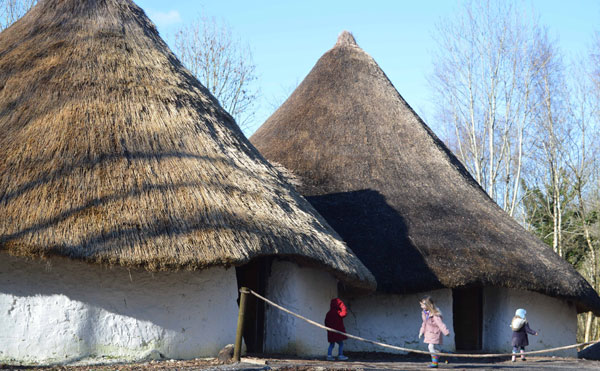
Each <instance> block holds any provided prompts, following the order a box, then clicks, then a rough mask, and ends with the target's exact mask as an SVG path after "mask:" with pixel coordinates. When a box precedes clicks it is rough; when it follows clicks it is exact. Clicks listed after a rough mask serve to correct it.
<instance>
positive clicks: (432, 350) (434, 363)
mask: <svg viewBox="0 0 600 371" xmlns="http://www.w3.org/2000/svg"><path fill="white" fill-rule="evenodd" d="M427 349H429V353H436V352H437V351H438V350H437V349H436V348H435V344H429V345H427ZM439 358H440V356H438V355H436V354H432V355H431V366H434V367H437V365H438V361H439Z"/></svg>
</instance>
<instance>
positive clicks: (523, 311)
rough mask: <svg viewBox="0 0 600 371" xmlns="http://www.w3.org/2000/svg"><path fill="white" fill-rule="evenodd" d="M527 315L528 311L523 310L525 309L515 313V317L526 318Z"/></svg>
mask: <svg viewBox="0 0 600 371" xmlns="http://www.w3.org/2000/svg"><path fill="white" fill-rule="evenodd" d="M525 314H527V311H526V310H525V309H523V308H519V309H517V311H516V312H515V316H519V317H521V318H525Z"/></svg>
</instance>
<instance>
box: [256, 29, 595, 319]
mask: <svg viewBox="0 0 600 371" xmlns="http://www.w3.org/2000/svg"><path fill="white" fill-rule="evenodd" d="M250 140H251V142H252V143H253V144H254V145H255V146H256V147H257V148H258V149H259V150H260V151H261V153H262V154H263V155H264V156H265V157H266V158H267V159H269V160H271V161H275V162H278V163H280V164H282V165H283V166H285V167H286V168H288V169H289V170H290V171H292V172H293V173H294V174H295V175H296V176H297V177H298V178H300V180H301V181H302V185H301V186H300V187H299V189H300V191H301V193H302V194H303V195H305V196H306V197H307V199H308V200H309V201H310V202H311V203H312V204H313V206H314V207H315V208H316V209H317V211H319V213H321V215H323V216H324V217H325V219H327V221H328V222H329V223H330V224H331V226H333V228H334V229H335V230H336V231H337V232H338V233H339V234H340V235H341V236H342V238H344V240H345V241H346V242H347V243H348V246H350V248H351V249H353V251H354V252H355V253H356V254H357V255H358V257H359V258H360V259H361V260H362V262H363V263H365V265H366V266H367V267H368V268H369V269H370V270H371V272H373V274H374V275H375V278H376V279H377V284H378V291H383V292H392V293H414V292H420V291H426V290H432V289H437V288H442V287H449V288H460V287H469V286H479V287H482V286H496V287H506V288H514V289H522V290H531V291H537V292H540V293H543V294H546V295H550V296H554V297H560V298H564V299H567V300H573V301H574V302H575V303H577V305H578V309H579V310H580V311H583V310H593V311H594V312H596V313H597V314H600V298H599V297H598V295H597V293H596V292H595V291H594V290H593V289H592V288H591V287H590V285H589V284H588V283H587V282H586V281H585V279H583V277H581V276H580V275H579V274H578V273H577V272H576V271H575V269H573V267H571V266H570V265H569V264H568V263H567V262H566V261H564V260H563V259H561V258H560V257H559V256H558V255H556V254H555V253H554V252H553V251H552V250H551V249H550V248H548V247H547V246H546V245H544V244H543V243H542V242H541V241H540V240H539V239H538V238H536V237H535V236H533V235H532V234H531V233H529V232H527V231H526V230H525V229H523V228H522V227H521V226H520V225H519V224H518V223H517V222H516V221H514V220H513V219H512V218H511V217H510V216H509V215H508V214H506V213H505V212H504V211H503V210H502V209H500V208H499V207H498V206H497V205H496V203H495V202H494V201H493V200H491V199H490V198H489V197H488V196H487V194H486V193H485V192H484V191H483V190H482V189H481V187H480V186H479V185H478V184H477V183H476V181H475V180H474V179H473V178H472V177H471V176H470V175H469V173H468V172H467V170H466V169H465V168H464V167H463V166H462V164H461V163H460V162H459V161H458V159H457V158H456V157H455V156H454V155H453V154H452V153H451V152H450V151H449V150H448V148H447V147H446V146H445V145H444V144H443V143H442V142H441V141H440V140H439V139H438V138H437V137H436V136H435V135H434V133H433V132H432V131H431V130H430V129H429V128H428V127H427V125H426V124H425V123H424V122H423V121H422V120H421V119H420V118H419V117H418V116H417V114H416V113H415V112H414V111H413V110H412V109H411V108H410V106H409V105H408V104H407V103H406V102H405V101H404V99H403V98H402V97H401V96H400V94H399V93H398V92H397V91H396V89H395V88H394V86H393V85H392V84H391V82H390V81H389V80H388V78H387V77H386V76H385V74H384V73H383V71H382V70H381V69H380V68H379V66H378V65H377V63H376V62H375V61H374V60H373V58H371V57H370V56H369V55H368V54H367V53H365V52H364V51H363V50H362V49H361V48H359V47H358V45H357V44H356V42H355V41H354V38H353V37H352V35H351V34H349V33H347V32H344V33H342V34H341V36H340V38H339V39H338V42H337V44H336V45H335V46H334V47H333V48H332V49H331V50H329V51H328V52H327V53H325V55H323V56H322V57H321V59H319V61H318V62H317V64H316V65H315V66H314V68H313V69H312V70H311V72H310V73H309V74H308V76H306V78H305V79H304V81H302V83H301V84H300V85H299V86H298V88H297V89H296V90H295V91H294V92H293V94H292V95H291V96H290V97H289V98H288V100H287V101H286V102H285V103H284V104H283V105H282V106H281V107H280V108H279V109H278V110H277V111H276V112H275V113H274V114H273V115H272V116H271V117H270V118H269V119H268V120H267V121H266V122H265V123H264V124H263V125H262V126H261V127H260V128H259V129H258V130H257V131H256V133H255V134H254V135H253V136H252V137H251V138H250Z"/></svg>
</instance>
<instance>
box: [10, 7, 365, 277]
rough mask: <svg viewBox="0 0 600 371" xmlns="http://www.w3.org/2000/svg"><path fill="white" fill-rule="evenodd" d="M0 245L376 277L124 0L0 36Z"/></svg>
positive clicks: (98, 257)
mask: <svg viewBox="0 0 600 371" xmlns="http://www.w3.org/2000/svg"><path fill="white" fill-rule="evenodd" d="M0 151H1V153H0V215H2V218H0V250H7V251H9V252H10V253H12V254H15V255H25V256H40V255H61V256H68V257H71V258H75V259H82V260H85V261H89V262H100V263H108V264H118V265H124V266H138V267H145V268H147V269H150V270H162V269H179V268H189V269H196V268H203V267H208V266H213V265H226V266H228V265H240V264H243V263H245V262H248V261H249V260H251V259H253V258H255V257H258V256H267V255H277V256H280V257H284V258H290V259H294V260H296V261H298V260H302V261H303V262H305V263H309V264H313V265H317V266H321V267H323V268H325V269H328V270H330V271H332V272H333V273H334V274H336V275H337V276H338V277H339V278H341V279H342V280H344V281H345V282H347V283H350V284H351V285H354V286H358V287H363V288H372V287H373V286H374V280H373V277H372V275H371V274H370V272H369V271H368V270H367V269H365V268H364V266H363V265H362V264H361V263H360V261H359V260H358V259H357V258H356V256H355V255H354V254H353V253H352V252H351V251H350V250H349V249H348V248H347V247H346V246H345V245H344V244H343V243H342V242H341V240H340V239H339V236H338V235H337V234H335V232H333V230H332V229H331V227H329V226H328V225H327V223H326V222H324V220H323V219H322V218H321V217H320V216H319V215H318V214H317V213H316V212H315V211H314V209H313V208H312V207H311V206H310V204H309V203H308V202H306V200H304V199H303V198H302V197H301V196H300V195H299V194H298V193H297V192H296V191H295V190H294V189H293V187H292V186H290V185H289V184H287V182H286V181H285V180H284V177H283V176H282V175H281V173H280V172H279V171H277V170H276V169H274V168H273V167H272V166H271V165H270V164H268V163H267V162H266V161H265V160H264V159H263V158H262V157H261V156H260V155H259V153H258V152H257V151H256V149H255V148H254V147H252V145H250V143H249V142H248V141H247V139H245V138H244V136H243V134H242V133H241V131H240V130H239V128H238V127H237V125H236V124H235V122H234V120H233V119H232V118H231V116H230V115H228V114H227V113H226V112H225V111H224V110H223V109H222V108H221V107H220V106H219V104H218V102H217V101H216V100H215V98H214V97H212V96H211V94H210V93H209V92H208V91H207V90H206V89H205V88H204V87H203V86H202V85H201V84H200V83H199V82H198V81H197V80H196V79H195V78H194V77H192V76H191V74H190V73H189V72H188V71H187V70H186V69H184V68H183V67H182V65H181V64H180V63H179V61H178V60H177V59H176V57H175V56H174V55H173V54H172V53H171V52H170V51H169V49H168V47H167V46H166V44H165V43H164V42H163V41H162V40H161V38H160V37H159V35H158V32H157V31H156V29H155V27H154V25H153V24H152V23H151V22H150V21H149V19H148V18H147V17H146V15H145V14H144V12H143V11H142V10H141V9H140V8H139V7H137V6H136V5H135V4H133V3H132V2H131V1H129V0H42V1H40V2H39V3H38V5H37V6H35V7H34V8H33V9H32V10H31V11H30V12H29V13H28V14H27V15H25V17H23V18H22V19H21V20H19V21H18V22H16V23H15V24H14V25H13V26H11V27H10V28H8V29H6V30H5V31H4V32H2V33H1V34H0Z"/></svg>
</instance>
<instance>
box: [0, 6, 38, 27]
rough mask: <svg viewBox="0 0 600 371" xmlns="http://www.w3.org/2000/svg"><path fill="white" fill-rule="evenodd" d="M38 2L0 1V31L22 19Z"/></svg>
mask: <svg viewBox="0 0 600 371" xmlns="http://www.w3.org/2000/svg"><path fill="white" fill-rule="evenodd" d="M36 2H37V0H0V31H2V30H4V29H5V28H7V27H8V26H10V25H11V24H13V23H14V22H15V21H16V20H17V19H19V18H21V17H22V16H23V15H24V14H25V13H27V11H28V10H29V9H31V7H32V6H34V5H35V3H36Z"/></svg>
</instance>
